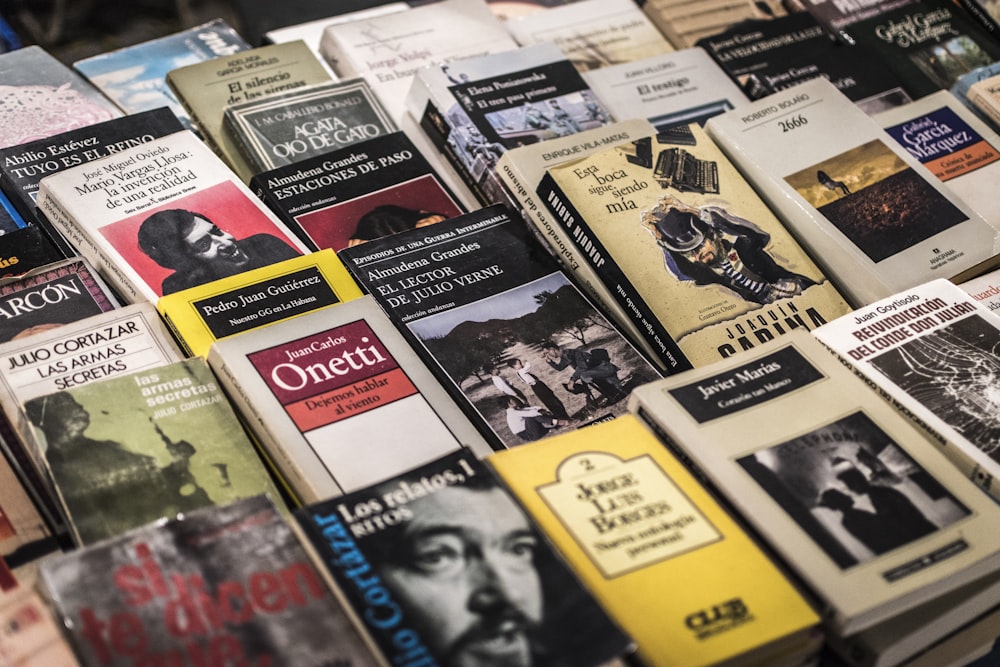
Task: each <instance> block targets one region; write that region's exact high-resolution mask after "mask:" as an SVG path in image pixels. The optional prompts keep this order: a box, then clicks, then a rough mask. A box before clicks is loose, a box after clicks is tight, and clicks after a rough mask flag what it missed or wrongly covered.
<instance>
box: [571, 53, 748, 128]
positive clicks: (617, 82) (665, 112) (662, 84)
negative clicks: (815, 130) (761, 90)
mask: <svg viewBox="0 0 1000 667" xmlns="http://www.w3.org/2000/svg"><path fill="white" fill-rule="evenodd" d="M583 78H584V80H586V82H587V85H589V86H590V88H591V89H592V90H593V91H594V94H596V95H597V97H598V99H600V100H602V101H603V102H604V106H605V107H606V108H607V110H608V111H609V112H610V113H611V115H612V116H613V117H615V118H618V119H621V120H624V119H627V118H645V119H647V120H648V121H649V122H650V123H652V124H653V126H654V127H656V130H657V132H666V131H667V130H669V129H671V128H674V127H677V126H683V128H684V129H683V130H678V132H683V131H684V130H686V128H687V126H688V125H690V124H691V123H698V124H699V125H704V124H705V121H706V120H708V119H709V118H711V117H712V116H714V115H716V114H719V113H722V112H723V111H728V110H730V109H732V108H733V107H735V106H737V105H739V104H743V103H744V102H747V101H748V98H747V96H746V94H744V92H743V91H742V90H741V89H740V87H739V86H737V85H736V83H735V82H734V81H733V80H732V79H730V78H729V75H728V74H726V72H725V71H724V70H723V69H722V68H721V67H719V65H718V64H716V62H715V61H714V60H712V58H711V56H709V55H708V52H706V51H705V49H703V48H701V47H700V46H695V47H691V48H688V49H680V50H678V51H673V52H671V53H665V54H662V55H658V56H653V57H650V58H643V59H641V60H636V61H634V62H629V63H622V64H620V65H609V66H607V67H602V68H600V69H595V70H591V71H588V72H584V74H583ZM678 138H679V137H678Z"/></svg>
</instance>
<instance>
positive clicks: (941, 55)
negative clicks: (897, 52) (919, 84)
mask: <svg viewBox="0 0 1000 667" xmlns="http://www.w3.org/2000/svg"><path fill="white" fill-rule="evenodd" d="M909 58H910V60H911V61H913V63H914V64H915V65H916V66H917V67H919V68H920V70H921V71H922V72H923V73H924V74H925V75H927V78H929V79H930V80H931V81H933V82H934V83H935V84H936V85H937V86H939V87H940V88H943V89H944V90H948V89H950V88H951V87H952V86H953V85H955V82H956V81H958V77H960V76H962V75H963V74H966V73H968V72H970V71H972V70H974V69H975V68H977V67H985V66H986V65H989V64H990V63H992V62H993V61H994V60H995V58H993V57H991V56H990V54H989V53H987V52H986V51H985V50H983V47H981V46H980V45H979V44H978V43H977V42H976V40H974V39H973V38H971V37H969V36H968V35H957V36H955V37H952V38H951V39H946V40H943V41H940V42H935V43H934V44H931V45H930V46H926V47H924V48H922V49H920V50H918V51H915V52H913V53H910V54H909Z"/></svg>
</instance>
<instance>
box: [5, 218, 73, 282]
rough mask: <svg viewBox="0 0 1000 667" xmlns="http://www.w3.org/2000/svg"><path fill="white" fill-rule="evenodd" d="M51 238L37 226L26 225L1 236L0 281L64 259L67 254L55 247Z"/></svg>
mask: <svg viewBox="0 0 1000 667" xmlns="http://www.w3.org/2000/svg"><path fill="white" fill-rule="evenodd" d="M53 231H54V230H53ZM53 238H54V236H53V235H50V234H48V233H47V232H46V231H45V230H43V229H42V228H41V227H40V226H38V225H28V226H27V227H24V228H23V229H15V230H13V231H10V232H7V233H6V234H3V243H0V280H2V279H4V278H7V277H16V276H19V275H21V274H23V273H26V272H28V271H31V270H32V269H37V268H38V267H41V266H45V265H46V264H52V263H53V262H59V261H61V260H64V259H66V258H67V254H66V253H65V252H63V251H62V250H61V249H60V246H59V245H56V243H55V242H54V241H53V240H52V239H53Z"/></svg>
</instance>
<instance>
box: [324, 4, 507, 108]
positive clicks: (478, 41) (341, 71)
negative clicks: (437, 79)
mask: <svg viewBox="0 0 1000 667" xmlns="http://www.w3.org/2000/svg"><path fill="white" fill-rule="evenodd" d="M514 48H517V42H515V41H514V38H513V37H511V36H510V34H509V33H508V32H507V30H506V29H505V28H504V26H503V24H501V23H500V21H499V20H498V19H497V18H496V17H495V16H494V14H493V12H491V11H490V8H489V6H488V5H487V4H486V3H485V2H484V1H483V0H440V1H439V2H433V3H430V4H427V5H422V6H419V7H412V8H411V9H408V10H406V11H402V12H391V13H389V14H385V15H382V16H373V17H369V18H366V19H361V20H357V21H348V22H345V23H335V24H332V25H329V26H327V27H326V29H325V30H324V31H323V37H322V38H321V40H320V53H321V54H322V55H323V57H324V58H325V59H326V61H327V62H328V63H329V64H330V66H331V67H332V68H333V71H334V72H336V74H337V76H339V77H341V78H353V77H362V78H364V79H365V80H366V81H368V84H369V85H370V86H371V87H372V90H374V91H375V95H376V97H378V99H379V100H380V101H381V102H382V104H383V105H384V106H385V108H386V109H387V110H388V111H389V115H390V116H391V117H392V118H393V119H394V120H395V121H396V122H397V123H399V122H400V120H401V118H402V117H403V116H404V115H406V113H407V109H406V105H405V103H404V100H405V98H406V95H407V92H408V91H409V90H410V85H411V83H412V81H413V77H414V74H415V73H416V72H417V71H419V70H420V69H421V68H423V67H429V66H431V65H436V64H441V63H445V62H448V61H451V60H454V59H456V58H462V57H465V56H472V55H481V54H486V53H496V52H499V51H507V50H510V49H514Z"/></svg>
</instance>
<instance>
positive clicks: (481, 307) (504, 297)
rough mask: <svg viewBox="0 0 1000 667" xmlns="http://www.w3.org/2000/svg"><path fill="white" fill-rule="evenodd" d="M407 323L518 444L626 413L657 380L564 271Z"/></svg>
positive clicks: (489, 418)
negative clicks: (638, 390) (637, 392)
mask: <svg viewBox="0 0 1000 667" xmlns="http://www.w3.org/2000/svg"><path fill="white" fill-rule="evenodd" d="M407 326H408V327H409V328H410V330H411V331H412V332H413V333H414V335H416V336H417V338H419V339H420V340H421V342H423V344H424V345H425V346H426V347H427V349H428V350H429V351H430V353H431V354H432V355H434V357H435V358H436V359H437V360H438V362H439V363H440V364H441V366H442V367H443V368H444V370H445V372H446V373H448V375H449V376H450V377H451V379H452V380H453V381H454V382H455V384H456V385H457V386H458V388H459V389H460V390H461V391H462V393H463V394H464V395H465V396H466V397H467V398H468V399H469V401H470V402H471V403H472V404H473V405H474V406H475V408H476V410H477V411H478V412H479V413H480V415H482V417H483V419H485V420H486V421H487V422H488V423H489V424H490V426H491V428H492V429H493V431H494V432H495V433H497V434H498V435H499V436H500V437H501V439H502V440H503V441H504V442H505V443H507V444H510V445H516V444H521V443H524V442H529V441H532V440H537V439H539V438H541V437H544V436H546V435H550V434H553V433H558V432H562V431H564V430H566V429H567V428H575V427H578V426H582V425H584V424H587V423H591V422H594V421H596V420H601V419H606V418H611V417H616V416H618V415H620V414H623V413H624V412H626V406H625V401H624V400H623V399H624V398H625V397H626V396H627V395H628V392H629V391H631V389H632V388H633V387H635V386H637V385H639V384H643V383H645V382H649V381H651V380H654V379H656V375H655V371H653V370H652V368H651V367H650V365H649V364H648V362H646V361H645V359H643V357H642V356H641V355H640V354H639V353H638V352H637V351H636V350H635V348H633V347H632V346H631V345H630V344H629V343H628V342H627V341H625V339H624V338H622V337H621V335H620V334H619V333H618V332H617V330H616V329H615V328H614V327H613V326H612V325H611V324H610V323H609V322H608V321H607V320H606V319H605V318H604V317H603V316H602V315H600V314H599V313H598V312H597V311H596V310H595V309H594V308H593V306H592V305H590V304H589V303H588V302H587V301H586V300H585V299H583V297H582V296H581V295H580V293H579V292H578V291H577V289H576V288H575V287H573V286H572V284H571V283H570V282H569V279H568V278H567V277H566V276H565V275H563V274H561V273H555V274H551V275H548V276H545V277H543V278H539V279H538V280H535V281H533V282H530V283H528V284H525V285H522V286H520V287H517V288H514V289H511V290H508V291H506V292H503V293H501V294H497V295H494V296H491V297H488V298H485V299H482V300H479V301H476V302H474V303H471V304H469V305H466V306H462V307H458V308H453V309H451V310H447V311H444V312H442V313H439V314H436V315H431V316H428V317H424V318H422V319H420V320H418V321H415V322H410V323H409V324H407ZM532 380H533V381H534V382H532ZM506 386H510V387H511V388H512V389H513V390H516V391H513V390H511V391H508V390H505V387H506ZM546 390H548V391H546ZM518 394H520V395H518Z"/></svg>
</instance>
